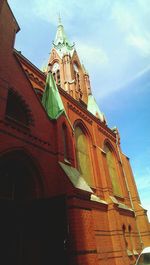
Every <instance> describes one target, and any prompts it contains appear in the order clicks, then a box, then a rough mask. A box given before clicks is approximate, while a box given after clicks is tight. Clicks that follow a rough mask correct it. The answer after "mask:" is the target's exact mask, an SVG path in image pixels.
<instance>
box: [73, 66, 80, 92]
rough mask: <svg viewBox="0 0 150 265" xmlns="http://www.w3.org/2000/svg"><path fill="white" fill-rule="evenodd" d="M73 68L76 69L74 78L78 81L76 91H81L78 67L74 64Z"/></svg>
mask: <svg viewBox="0 0 150 265" xmlns="http://www.w3.org/2000/svg"><path fill="white" fill-rule="evenodd" d="M73 68H74V78H75V81H76V90H77V91H79V90H80V76H79V69H78V65H77V64H76V63H74V64H73Z"/></svg>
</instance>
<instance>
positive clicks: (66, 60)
mask: <svg viewBox="0 0 150 265" xmlns="http://www.w3.org/2000/svg"><path fill="white" fill-rule="evenodd" d="M49 70H50V71H51V72H52V74H53V76H54V79H55V81H56V84H57V85H59V86H61V88H63V89H64V90H65V91H66V92H67V93H68V94H70V95H71V96H72V97H73V98H74V99H76V100H78V101H83V102H84V103H85V104H87V102H88V95H89V93H90V91H91V88H90V81H89V75H88V73H87V72H86V70H85V68H84V66H83V65H82V64H81V63H80V60H79V57H78V54H77V52H76V50H75V44H74V43H73V44H71V43H70V41H69V40H68V37H67V35H66V33H65V30H64V27H63V25H62V22H61V18H60V17H59V21H58V27H57V31H56V36H55V40H54V42H53V47H52V50H51V54H50V58H49V61H48V71H49Z"/></svg>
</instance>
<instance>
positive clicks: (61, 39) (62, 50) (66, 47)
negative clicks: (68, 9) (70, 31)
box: [53, 14, 74, 58]
mask: <svg viewBox="0 0 150 265" xmlns="http://www.w3.org/2000/svg"><path fill="white" fill-rule="evenodd" d="M53 46H54V48H55V49H56V50H57V52H58V54H59V56H60V57H61V58H62V57H63V55H64V54H70V55H72V54H73V52H74V44H71V43H70V41H69V39H68V37H67V35H66V33H65V30H64V27H63V25H62V21H61V17H60V14H59V17H58V27H57V31H56V36H55V40H54V42H53Z"/></svg>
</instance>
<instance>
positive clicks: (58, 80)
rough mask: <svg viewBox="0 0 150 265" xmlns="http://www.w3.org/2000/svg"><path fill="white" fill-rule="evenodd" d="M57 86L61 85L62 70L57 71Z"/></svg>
mask: <svg viewBox="0 0 150 265" xmlns="http://www.w3.org/2000/svg"><path fill="white" fill-rule="evenodd" d="M56 80H57V84H58V85H60V70H57V78H56Z"/></svg>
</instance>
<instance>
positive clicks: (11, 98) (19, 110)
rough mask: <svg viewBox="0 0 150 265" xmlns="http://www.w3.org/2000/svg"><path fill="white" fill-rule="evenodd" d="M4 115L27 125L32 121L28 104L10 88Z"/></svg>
mask: <svg viewBox="0 0 150 265" xmlns="http://www.w3.org/2000/svg"><path fill="white" fill-rule="evenodd" d="M6 117H8V118H10V119H11V120H13V121H15V122H19V123H20V124H22V125H25V126H29V125H30V124H32V122H33V119H32V117H31V113H30V110H29V109H28V106H27V105H26V103H25V102H24V101H23V99H22V98H21V97H20V96H19V95H18V94H17V93H16V92H15V91H14V90H12V89H9V91H8V97H7V105H6Z"/></svg>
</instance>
